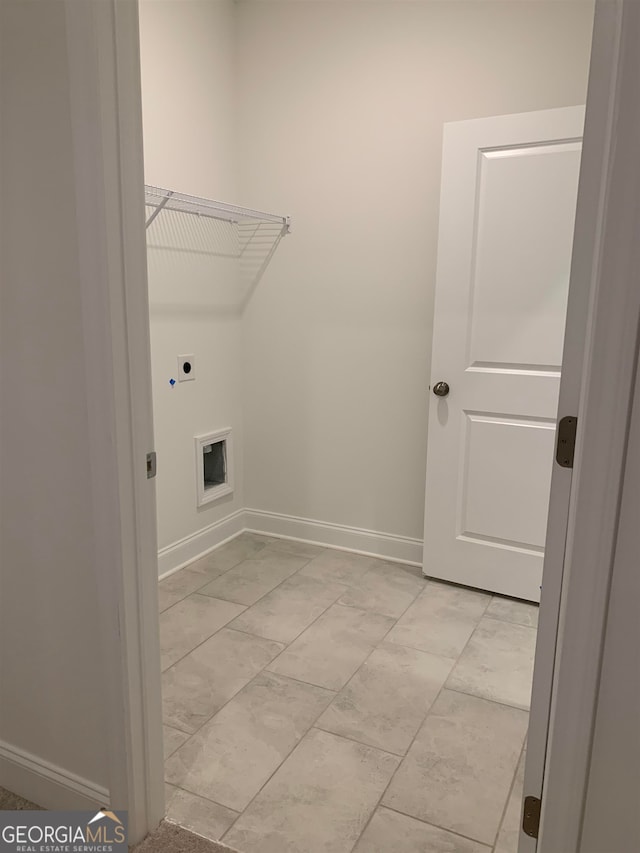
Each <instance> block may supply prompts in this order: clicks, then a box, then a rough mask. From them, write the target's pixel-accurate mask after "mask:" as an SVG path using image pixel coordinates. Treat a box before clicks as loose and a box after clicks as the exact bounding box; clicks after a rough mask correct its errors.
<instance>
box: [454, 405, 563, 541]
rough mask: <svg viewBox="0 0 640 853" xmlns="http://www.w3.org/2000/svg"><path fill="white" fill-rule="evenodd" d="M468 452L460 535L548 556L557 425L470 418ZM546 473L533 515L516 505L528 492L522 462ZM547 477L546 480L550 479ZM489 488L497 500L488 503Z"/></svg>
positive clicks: (532, 499) (535, 495) (534, 501)
mask: <svg viewBox="0 0 640 853" xmlns="http://www.w3.org/2000/svg"><path fill="white" fill-rule="evenodd" d="M465 414H466V418H465V432H466V442H465V445H466V448H465V454H464V457H463V459H462V469H463V472H464V474H463V476H464V481H463V486H462V491H461V498H462V500H461V509H462V512H461V518H460V521H461V523H460V525H459V529H458V535H459V536H463V537H464V538H465V539H467V540H473V539H476V540H481V541H482V544H495V545H501V546H503V547H509V548H517V549H523V548H524V549H526V550H529V551H534V552H537V553H542V552H543V550H544V539H545V531H546V526H547V512H546V505H547V500H548V495H549V489H550V487H551V460H552V457H553V444H554V432H555V423H554V422H553V421H546V422H545V421H534V420H525V419H517V418H505V417H493V416H490V415H486V414H475V413H474V414H471V413H469V412H467V413H465ZM522 458H526V459H529V460H530V461H531V464H532V465H534V466H536V467H538V468H539V469H540V476H539V477H537V478H536V479H535V480H534V481H533V482H532V483H531V487H532V488H533V489H535V490H536V491H535V493H533V494H531V495H529V500H530V504H531V511H530V512H527V513H522V512H520V501H518V500H513V496H514V495H519V492H520V489H521V488H522V485H523V484H522V482H521V476H520V465H519V460H520V459H522ZM545 472H546V476H544V473H545ZM487 483H491V487H492V496H493V497H492V500H491V501H487V499H486V497H487Z"/></svg>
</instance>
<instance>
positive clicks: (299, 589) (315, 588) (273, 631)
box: [231, 573, 345, 643]
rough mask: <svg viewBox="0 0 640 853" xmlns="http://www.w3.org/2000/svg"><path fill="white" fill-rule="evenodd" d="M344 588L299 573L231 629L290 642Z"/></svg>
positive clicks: (270, 594) (235, 622) (251, 608)
mask: <svg viewBox="0 0 640 853" xmlns="http://www.w3.org/2000/svg"><path fill="white" fill-rule="evenodd" d="M344 590H345V587H344V586H343V585H342V584H337V583H331V582H325V581H319V580H315V579H314V578H307V577H304V576H303V575H301V574H299V573H298V574H296V575H294V576H293V577H292V578H289V580H286V581H285V582H284V583H283V584H281V585H280V586H279V587H277V588H276V589H274V590H273V591H272V592H270V593H268V594H267V595H265V596H264V598H262V599H260V601H258V603H257V604H254V605H253V607H250V608H249V609H248V610H245V612H244V613H241V614H240V616H239V617H238V618H237V619H235V620H234V621H233V622H232V623H231V627H232V628H238V630H240V631H248V632H249V633H250V634H257V635H258V636H259V637H268V638H270V639H272V640H279V641H281V642H283V643H290V642H291V641H292V640H295V638H296V637H297V636H298V634H300V633H301V632H302V631H304V629H305V628H307V627H308V626H309V625H310V624H311V623H312V622H314V621H315V620H316V619H317V618H318V616H320V615H322V613H324V611H325V610H326V609H327V608H328V607H330V606H331V605H332V604H333V603H334V601H335V600H336V599H337V598H338V596H340V595H341V594H342V593H343V592H344Z"/></svg>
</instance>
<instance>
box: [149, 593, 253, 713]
mask: <svg viewBox="0 0 640 853" xmlns="http://www.w3.org/2000/svg"><path fill="white" fill-rule="evenodd" d="M195 594H196V593H193V595H195ZM204 597H205V598H208V599H209V600H210V601H220V602H222V603H223V604H235V606H236V607H243V608H244V609H243V610H241V611H240V613H244V611H245V610H246V609H247V606H246V605H241V604H236V603H235V602H234V601H225V600H224V598H214V597H213V596H212V595H206V596H204ZM187 598H189V596H187ZM240 613H236V615H235V616H232V617H231V619H229V622H233V620H234V619H236V618H237V617H238V616H240ZM229 622H225V623H224V625H220V627H219V628H216V630H215V631H214V632H213V634H209V636H208V637H205V639H204V640H202V641H201V642H199V643H197V644H196V645H195V646H194V647H193V648H192V649H189V651H188V652H185V654H183V655H182V657H181V658H178V660H175V661H174V662H173V663H172V664H171V666H168V667H167V668H166V669H163V670H162V671H161V673H160V675H161V676H163V675H164V674H165V672H169V670H170V669H173V667H174V666H176V664H179V663H181V662H182V661H183V660H184V659H185V658H186V657H188V656H189V655H190V654H191V652H195V650H196V649H199V648H200V646H204V644H205V643H206V642H207V640H210V639H211V638H212V637H215V635H216V634H218V633H220V631H222V629H223V628H226V627H227V625H228V624H229ZM174 728H176V726H174Z"/></svg>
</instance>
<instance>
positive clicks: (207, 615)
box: [160, 595, 244, 671]
mask: <svg viewBox="0 0 640 853" xmlns="http://www.w3.org/2000/svg"><path fill="white" fill-rule="evenodd" d="M243 610H244V607H241V606H240V605H239V604H232V603H231V602H229V601H220V600H218V599H217V598H211V597H210V596H208V595H190V596H189V597H188V598H184V599H183V600H182V601H179V602H178V603H177V604H174V605H173V607H170V608H169V609H168V610H165V611H164V613H161V614H160V652H161V663H162V670H163V671H164V670H165V669H167V668H168V667H170V666H171V665H172V664H174V663H175V662H176V661H178V660H180V658H182V657H184V656H185V655H186V654H187V653H188V652H190V651H191V650H192V649H195V647H196V646H199V645H200V643H203V642H204V641H205V640H206V639H208V638H209V637H211V636H212V634H215V632H216V631H218V630H219V629H220V628H222V627H223V626H224V625H226V624H227V622H231V620H232V619H235V617H236V616H239V615H240V613H242V611H243Z"/></svg>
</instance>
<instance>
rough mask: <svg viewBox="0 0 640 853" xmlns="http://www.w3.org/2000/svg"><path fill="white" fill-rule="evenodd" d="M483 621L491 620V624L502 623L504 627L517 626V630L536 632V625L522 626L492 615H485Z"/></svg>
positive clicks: (520, 623)
mask: <svg viewBox="0 0 640 853" xmlns="http://www.w3.org/2000/svg"><path fill="white" fill-rule="evenodd" d="M482 618H483V619H491V621H492V622H502V623H503V624H504V625H517V626H518V627H519V628H530V629H531V630H532V631H536V632H537V630H538V626H537V625H524V624H523V623H522V622H514V621H513V619H503V618H502V617H501V616H494V615H493V614H492V613H485V615H484V616H483V617H482Z"/></svg>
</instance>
